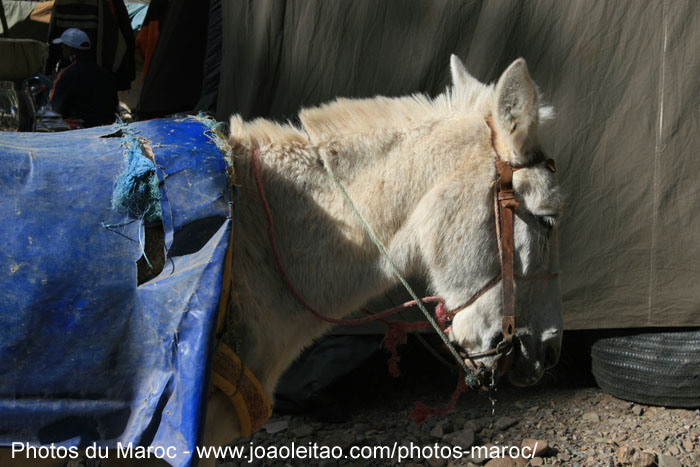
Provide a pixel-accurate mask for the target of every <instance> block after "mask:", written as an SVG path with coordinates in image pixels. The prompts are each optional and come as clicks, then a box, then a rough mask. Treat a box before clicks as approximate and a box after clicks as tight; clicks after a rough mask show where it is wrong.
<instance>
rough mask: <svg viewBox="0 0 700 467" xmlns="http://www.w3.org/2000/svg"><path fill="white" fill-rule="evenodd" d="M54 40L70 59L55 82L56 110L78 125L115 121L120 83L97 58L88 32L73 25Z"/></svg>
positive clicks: (53, 92)
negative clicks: (117, 83)
mask: <svg viewBox="0 0 700 467" xmlns="http://www.w3.org/2000/svg"><path fill="white" fill-rule="evenodd" d="M53 43H54V44H61V45H62V49H63V55H64V57H66V58H67V59H68V60H69V61H70V65H68V66H67V67H65V68H64V69H63V70H61V72H60V73H59V74H58V76H57V77H56V81H54V86H53V90H52V91H51V106H52V107H53V109H54V110H55V111H56V112H58V113H60V114H61V115H63V118H64V120H66V121H67V122H68V123H69V124H71V126H72V127H74V128H77V127H79V126H81V127H84V128H89V127H93V126H98V125H107V124H110V123H113V122H114V120H115V119H116V113H117V105H118V103H119V101H118V98H117V87H116V82H115V79H114V76H112V74H111V73H109V72H108V71H107V70H105V69H104V68H102V67H101V66H100V65H98V64H97V62H96V61H95V58H94V57H95V56H94V54H93V53H91V48H92V44H91V42H90V38H89V37H88V35H87V34H85V31H82V30H80V29H77V28H70V29H66V30H65V31H64V32H63V34H61V37H59V38H57V39H54V40H53Z"/></svg>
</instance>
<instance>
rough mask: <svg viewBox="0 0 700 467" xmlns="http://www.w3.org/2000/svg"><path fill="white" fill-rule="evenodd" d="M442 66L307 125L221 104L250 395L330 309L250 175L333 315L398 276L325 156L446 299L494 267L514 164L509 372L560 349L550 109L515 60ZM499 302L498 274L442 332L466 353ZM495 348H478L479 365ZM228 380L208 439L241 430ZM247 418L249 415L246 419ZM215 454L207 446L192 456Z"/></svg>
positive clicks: (211, 408) (450, 301)
mask: <svg viewBox="0 0 700 467" xmlns="http://www.w3.org/2000/svg"><path fill="white" fill-rule="evenodd" d="M451 70H452V83H453V86H452V87H451V88H449V89H448V90H447V91H446V92H445V93H444V94H442V95H440V96H438V97H436V98H435V99H429V98H428V97H426V96H423V95H415V96H411V97H403V98H395V99H389V98H383V97H377V98H374V99H367V100H347V99H339V100H337V101H336V102H334V103H331V104H328V105H326V106H322V107H319V108H315V109H307V110H304V111H303V112H301V114H300V118H301V122H302V124H303V128H295V127H293V126H282V125H277V124H275V123H272V122H270V121H266V120H256V121H254V122H250V123H244V122H243V121H242V120H241V118H240V117H238V116H234V117H233V118H232V119H231V136H230V143H231V146H232V148H233V154H234V161H233V162H234V167H235V174H236V179H237V180H236V183H237V184H239V185H240V189H241V195H240V222H239V223H238V225H237V231H236V237H235V244H234V250H235V254H234V257H235V259H234V263H233V287H234V289H233V290H234V292H235V294H234V295H235V302H236V304H237V306H236V307H235V312H233V313H229V315H228V316H227V325H226V326H225V328H226V335H227V336H231V335H232V336H234V337H233V338H232V339H231V340H229V341H228V342H227V343H228V345H229V346H231V347H235V348H236V350H237V352H238V356H239V357H240V359H241V360H242V362H243V364H244V365H245V367H246V368H247V370H246V371H248V370H249V371H250V374H252V375H255V376H254V377H253V376H251V377H250V378H249V379H250V380H256V378H257V380H256V383H255V384H252V386H257V390H259V392H260V394H258V396H259V397H258V399H260V400H263V399H265V398H267V399H268V400H272V394H273V391H274V389H275V385H276V384H277V381H278V380H279V378H280V375H281V374H282V372H283V371H284V370H285V369H286V368H287V367H288V366H289V365H290V364H291V363H292V362H293V361H294V359H295V358H296V357H297V356H298V355H299V354H300V352H301V351H302V350H303V349H304V347H306V346H308V345H310V344H311V343H312V342H313V340H314V339H315V338H317V337H319V336H321V335H322V334H324V333H325V332H326V331H328V329H329V327H330V324H328V323H326V322H322V321H320V320H318V319H317V318H315V317H314V316H312V315H311V314H310V313H309V312H307V311H306V310H304V309H303V308H302V306H301V305H300V303H299V301H298V300H297V298H296V297H295V296H294V295H293V294H292V293H291V291H290V290H289V288H288V287H287V285H285V283H284V282H283V280H282V275H281V273H280V270H279V269H278V266H277V264H276V260H275V258H274V255H273V253H272V250H271V246H270V243H268V237H267V234H266V232H267V228H268V220H267V217H266V212H265V210H264V208H263V204H262V202H261V198H260V197H259V194H258V191H257V185H256V181H258V180H259V181H260V182H261V183H262V187H263V188H264V191H265V193H266V194H267V199H268V201H269V205H270V214H271V217H272V218H273V219H274V223H275V226H276V228H275V230H274V236H275V237H276V242H277V249H278V250H279V254H280V259H281V262H282V264H283V265H284V267H285V269H286V274H287V275H288V277H289V280H290V282H291V283H292V284H293V286H294V288H295V289H296V290H297V291H298V293H299V294H300V295H301V296H302V297H303V299H304V300H305V301H306V302H307V303H308V304H310V305H311V306H312V307H313V308H315V309H316V310H318V311H320V312H322V313H325V314H327V315H330V316H332V317H335V318H339V317H342V316H345V315H347V314H349V313H351V312H353V311H354V310H357V309H358V308H360V307H361V306H362V305H363V304H364V303H365V302H367V301H368V300H369V299H371V298H372V297H375V296H377V295H379V294H381V293H382V292H384V291H386V290H387V289H388V288H390V287H392V286H393V285H395V284H396V283H397V280H396V278H395V277H394V275H393V273H392V270H391V268H390V267H389V261H387V260H386V259H385V257H384V256H382V255H381V254H380V253H379V251H378V250H377V248H376V247H375V245H374V244H373V242H372V241H370V239H369V238H368V236H367V235H366V234H365V232H364V230H363V229H362V227H361V225H360V223H359V222H358V220H357V218H356V216H355V215H354V213H353V212H352V210H351V208H350V207H349V204H348V203H347V202H346V200H345V199H344V197H343V196H342V194H341V193H340V192H339V190H338V188H337V186H336V185H335V183H334V181H333V180H332V179H331V178H330V176H329V173H328V171H327V169H328V170H329V171H330V172H332V173H333V174H335V176H337V177H338V178H339V179H340V182H341V184H342V185H343V186H344V187H345V188H346V190H347V192H348V193H349V195H350V197H351V198H352V200H353V201H354V203H355V204H356V205H357V207H358V209H359V211H360V212H361V214H362V216H363V217H364V218H365V219H366V220H367V221H368V223H369V224H370V225H371V227H372V229H373V230H374V232H375V233H376V235H377V236H378V238H379V240H381V242H382V243H383V244H384V245H386V248H387V251H388V253H389V256H390V258H391V262H393V263H394V264H395V265H396V266H398V269H399V270H400V271H401V273H402V274H405V275H409V276H410V275H413V276H422V277H425V278H427V280H428V282H429V284H430V287H431V289H432V291H433V292H434V293H435V294H436V295H439V296H440V297H442V298H444V300H445V305H446V307H447V308H448V309H457V308H461V307H462V306H463V305H464V304H465V303H467V302H469V301H470V299H471V298H472V297H473V296H474V295H475V294H477V292H478V291H479V290H481V289H484V285H485V284H488V283H489V282H493V278H494V277H497V275H498V274H499V271H500V268H501V263H500V259H499V243H498V241H497V239H496V237H497V235H496V222H495V216H496V214H495V212H494V207H493V206H494V201H493V182H494V180H495V177H496V167H495V162H496V160H497V159H498V158H499V157H500V158H501V159H503V160H505V161H507V162H509V163H510V164H511V165H512V166H514V167H522V169H521V170H518V171H516V172H515V173H514V174H513V187H514V189H515V197H516V200H517V202H518V203H519V208H518V209H517V210H516V211H515V222H514V246H515V258H514V263H515V273H516V277H517V279H516V281H515V282H516V287H515V320H516V321H515V322H516V333H515V335H516V337H515V340H514V348H513V353H514V360H513V364H512V367H511V370H510V372H509V378H510V381H511V382H512V383H514V384H516V385H529V384H534V383H535V382H536V381H537V380H539V379H540V377H541V376H542V375H543V373H544V371H545V369H547V368H548V367H551V366H553V365H554V364H555V363H556V362H557V360H558V358H559V352H560V347H561V333H562V319H561V304H560V294H559V285H558V281H557V279H556V275H555V274H553V273H556V271H557V267H558V264H557V248H558V246H557V233H556V230H557V229H556V222H557V218H558V216H559V213H560V209H561V206H560V205H561V201H560V195H559V189H558V186H557V183H556V180H555V176H554V173H553V170H551V169H552V167H551V166H550V167H548V163H547V161H546V160H544V159H542V155H541V151H540V149H539V146H538V143H537V137H536V134H537V129H538V126H539V123H540V121H541V120H542V119H543V118H548V117H549V116H550V114H551V112H549V111H548V109H547V108H541V107H540V100H539V95H538V91H537V88H536V87H535V84H534V83H533V82H532V80H531V78H530V75H529V74H528V71H527V66H526V64H525V61H524V60H522V59H519V60H516V61H515V62H514V63H513V64H511V65H510V67H508V69H507V70H506V71H505V72H504V73H503V75H502V76H501V77H500V78H499V80H498V82H497V83H496V84H495V86H494V85H484V84H482V83H480V82H478V81H477V80H476V79H474V78H473V77H472V76H470V75H469V74H468V73H467V71H466V70H465V68H464V65H463V64H462V63H461V62H460V61H459V59H458V58H457V57H455V56H452V66H451ZM258 156H259V164H260V169H259V179H258V180H256V178H257V177H256V171H255V170H254V169H253V162H254V160H257V159H258ZM528 279H530V280H528ZM503 310H504V306H503V298H502V295H501V286H500V283H496V285H495V286H493V287H490V288H487V289H486V290H485V292H484V293H483V294H480V295H479V296H478V298H477V299H476V300H475V301H474V302H473V303H471V304H470V305H469V306H467V307H466V308H465V309H464V310H462V311H461V312H460V313H459V314H457V315H456V316H455V317H454V320H453V322H452V326H451V328H450V332H449V338H450V340H451V341H452V342H454V343H455V344H457V345H459V346H461V347H462V348H463V349H464V350H466V351H467V352H469V353H477V352H481V351H483V350H486V349H490V348H492V347H493V345H494V343H495V342H498V341H499V339H500V333H501V318H502V315H503ZM224 340H226V339H224ZM491 359H492V357H488V358H486V359H484V362H483V363H484V364H485V365H486V366H488V365H490V364H491V363H492V362H491V361H490V360H491ZM215 360H216V359H215ZM233 379H234V381H233V382H231V384H233V385H235V384H236V383H241V384H242V385H248V389H250V387H251V383H250V381H249V380H248V379H246V381H244V379H243V378H237V377H234V378H233ZM257 381H259V384H258V383H257ZM219 382H220V381H219ZM220 383H221V382H220ZM225 385H226V382H224V383H223V386H225ZM219 386H221V385H219ZM238 392H240V391H236V390H235V389H234V390H233V391H232V392H229V395H226V394H224V393H223V392H221V391H217V392H214V393H213V394H212V396H211V398H210V400H209V404H208V409H207V415H206V426H205V432H204V437H203V444H204V445H208V446H214V445H224V444H227V443H229V442H231V441H232V440H233V439H234V438H235V437H237V436H240V434H241V432H242V430H241V427H242V425H243V423H241V422H239V416H238V414H239V413H240V410H238V411H237V410H235V409H234V405H233V404H232V403H231V401H232V399H231V398H230V397H229V396H230V395H232V394H233V395H234V398H235V396H236V395H237V393H238ZM239 402H240V400H239ZM238 409H240V407H238ZM246 410H247V411H249V412H251V411H252V412H255V411H256V410H258V411H259V409H256V408H255V407H247V408H244V411H246ZM258 415H259V414H258ZM245 424H246V425H248V427H247V428H248V430H249V429H250V420H247V421H246V423H245ZM245 431H246V429H244V430H243V432H245ZM0 454H2V453H0ZM0 457H2V456H0ZM110 462H111V461H110ZM30 463H31V462H30ZM214 463H215V459H214V458H213V457H212V458H209V459H203V460H202V461H201V462H200V465H213V464H214ZM125 464H135V465H143V461H139V462H133V461H129V460H123V462H122V465H125Z"/></svg>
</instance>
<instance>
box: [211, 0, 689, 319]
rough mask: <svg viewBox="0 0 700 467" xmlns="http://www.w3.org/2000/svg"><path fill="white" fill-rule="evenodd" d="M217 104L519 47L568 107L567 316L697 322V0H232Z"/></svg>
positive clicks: (341, 87)
mask: <svg viewBox="0 0 700 467" xmlns="http://www.w3.org/2000/svg"><path fill="white" fill-rule="evenodd" d="M223 23H224V27H223V39H222V44H221V47H222V50H221V52H222V53H221V56H222V63H221V76H220V81H219V93H218V107H217V117H218V118H219V119H226V118H227V117H228V116H229V115H230V114H231V113H233V112H237V113H241V114H242V115H243V116H244V117H254V116H267V117H274V118H278V119H286V118H290V117H291V118H293V117H294V116H295V115H296V113H297V110H298V109H299V107H301V106H311V105H316V104H318V103H320V102H324V101H327V100H330V99H333V98H334V97H336V96H360V97H362V96H373V95H375V94H384V95H401V94H407V93H412V92H417V91H423V92H427V93H429V94H436V93H438V92H441V91H442V90H443V89H444V86H445V85H446V84H447V83H448V80H449V72H448V64H449V55H450V53H455V54H457V55H458V56H459V57H461V58H462V59H463V60H464V61H465V63H466V65H467V68H468V69H469V70H470V71H471V72H472V74H473V75H474V76H476V77H477V78H479V79H480V80H482V81H493V80H495V79H497V78H498V76H499V74H500V73H501V72H502V71H503V70H504V69H505V67H506V66H507V65H508V64H509V63H510V62H511V61H512V60H513V59H515V58H517V57H519V56H522V57H524V58H525V59H526V60H527V62H528V64H529V67H530V71H531V73H532V75H533V77H534V78H535V80H536V82H537V83H538V84H539V85H540V87H541V89H542V90H543V91H544V93H545V99H546V100H547V101H548V102H549V103H551V104H552V105H554V107H555V109H556V112H557V119H556V120H555V121H554V122H553V123H552V124H550V125H549V126H548V127H547V128H546V129H545V131H543V132H542V141H543V143H544V147H545V148H546V149H547V151H548V152H549V153H550V154H551V155H552V156H553V157H555V158H556V160H557V164H558V167H559V174H560V181H561V183H562V185H563V187H564V191H565V192H566V211H567V213H566V216H565V218H564V219H563V220H562V223H561V255H562V271H561V272H562V274H561V284H562V291H563V299H564V310H565V326H566V327H567V328H569V329H575V328H606V327H607V328H611V327H634V326H666V325H671V326H680V325H700V288H698V287H697V286H696V284H697V283H699V282H700V267H699V266H698V265H697V264H698V258H700V242H698V241H697V236H698V232H700V219H699V218H698V216H696V215H695V206H696V205H697V204H698V203H699V202H700V183H699V182H698V181H697V180H696V178H697V173H698V172H700V158H698V157H697V156H696V154H695V152H696V149H695V148H697V147H699V146H700V132H698V131H697V130H698V121H699V120H698V109H700V54H698V44H700V4H698V3H697V2H693V1H689V0H677V1H673V2H669V1H662V0H658V1H648V2H647V1H645V2H639V1H635V0H627V1H610V0H588V1H578V2H574V1H567V2H561V1H557V0H539V1H527V2H524V1H515V0H510V1H509V0H490V1H464V0H445V1H422V0H421V1H406V0H402V1H388V0H354V1H352V2H328V1H320V0H317V1H313V0H303V1H302V0H298V1H297V0H288V1H272V0H261V1H256V2H243V1H236V2H223Z"/></svg>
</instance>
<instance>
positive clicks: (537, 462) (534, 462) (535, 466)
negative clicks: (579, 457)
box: [530, 457, 593, 467]
mask: <svg viewBox="0 0 700 467" xmlns="http://www.w3.org/2000/svg"><path fill="white" fill-rule="evenodd" d="M530 465H531V466H532V467H540V466H542V465H544V459H542V458H541V457H533V458H532V459H530ZM591 465H593V464H591Z"/></svg>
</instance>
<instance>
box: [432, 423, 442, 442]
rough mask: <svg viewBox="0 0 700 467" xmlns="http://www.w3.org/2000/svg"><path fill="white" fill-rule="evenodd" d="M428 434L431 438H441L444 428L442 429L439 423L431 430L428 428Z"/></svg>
mask: <svg viewBox="0 0 700 467" xmlns="http://www.w3.org/2000/svg"><path fill="white" fill-rule="evenodd" d="M430 436H431V437H432V438H433V439H442V437H443V436H445V430H443V428H442V425H441V424H439V423H438V424H437V425H435V426H434V427H433V429H432V430H430Z"/></svg>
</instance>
